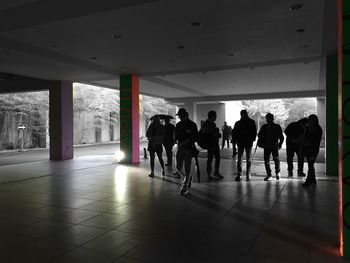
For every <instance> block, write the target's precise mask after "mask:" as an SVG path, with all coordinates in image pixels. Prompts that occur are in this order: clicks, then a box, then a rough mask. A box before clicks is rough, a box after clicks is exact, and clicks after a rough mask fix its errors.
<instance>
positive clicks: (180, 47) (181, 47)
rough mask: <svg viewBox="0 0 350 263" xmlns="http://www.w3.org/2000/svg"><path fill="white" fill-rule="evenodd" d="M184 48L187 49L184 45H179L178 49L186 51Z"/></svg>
mask: <svg viewBox="0 0 350 263" xmlns="http://www.w3.org/2000/svg"><path fill="white" fill-rule="evenodd" d="M184 48H185V46H184V45H178V46H177V49H184Z"/></svg>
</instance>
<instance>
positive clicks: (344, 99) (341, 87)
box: [338, 0, 350, 257]
mask: <svg viewBox="0 0 350 263" xmlns="http://www.w3.org/2000/svg"><path fill="white" fill-rule="evenodd" d="M349 10H350V1H348V0H338V76H339V78H338V102H339V103H338V156H339V159H338V165H339V166H338V167H339V168H338V172H339V189H340V194H339V197H340V201H339V232H340V235H339V239H340V251H341V253H342V255H344V257H350V76H349V72H350V46H349V41H350V15H349Z"/></svg>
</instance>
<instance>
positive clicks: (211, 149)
mask: <svg viewBox="0 0 350 263" xmlns="http://www.w3.org/2000/svg"><path fill="white" fill-rule="evenodd" d="M215 121H216V112H215V111H209V112H208V119H207V120H206V121H205V122H204V123H203V126H202V131H203V133H204V134H206V136H207V138H208V149H207V152H208V160H207V174H208V179H222V178H224V177H223V176H222V175H221V174H220V173H219V167H220V147H219V138H220V136H221V135H220V131H219V129H218V128H217V127H216V124H215ZM214 156H215V170H214V174H213V175H212V174H211V172H212V167H211V163H212V162H213V157H214Z"/></svg>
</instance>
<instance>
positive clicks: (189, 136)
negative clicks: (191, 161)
mask: <svg viewBox="0 0 350 263" xmlns="http://www.w3.org/2000/svg"><path fill="white" fill-rule="evenodd" d="M197 139H198V129H197V124H195V123H194V122H193V121H191V120H189V119H187V120H182V121H180V122H178V123H177V124H176V127H175V140H176V141H177V144H178V147H179V148H185V149H189V150H192V149H193V146H194V143H195V142H196V141H197Z"/></svg>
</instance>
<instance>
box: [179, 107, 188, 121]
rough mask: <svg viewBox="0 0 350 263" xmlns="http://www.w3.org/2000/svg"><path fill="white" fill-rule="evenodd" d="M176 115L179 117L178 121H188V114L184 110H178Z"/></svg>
mask: <svg viewBox="0 0 350 263" xmlns="http://www.w3.org/2000/svg"><path fill="white" fill-rule="evenodd" d="M176 115H177V116H179V118H180V120H185V119H188V113H187V111H186V109H184V108H180V109H179V110H178V112H177V113H176Z"/></svg>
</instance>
